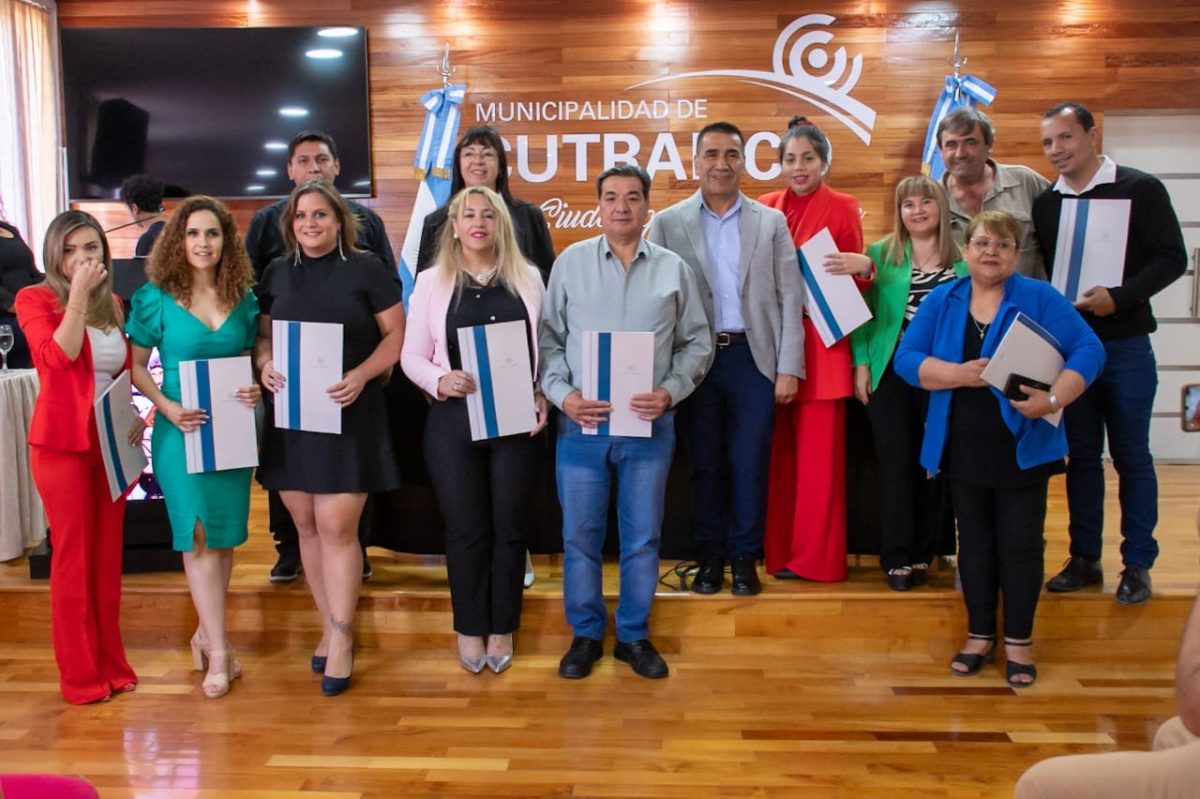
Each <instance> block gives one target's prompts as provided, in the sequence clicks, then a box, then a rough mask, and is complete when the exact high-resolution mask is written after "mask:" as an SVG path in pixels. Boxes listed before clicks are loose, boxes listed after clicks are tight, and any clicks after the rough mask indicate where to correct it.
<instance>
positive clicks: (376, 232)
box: [246, 200, 396, 280]
mask: <svg viewBox="0 0 1200 799" xmlns="http://www.w3.org/2000/svg"><path fill="white" fill-rule="evenodd" d="M346 205H348V206H350V210H351V211H353V212H354V214H355V215H356V216H357V217H358V243H357V246H358V249H360V250H365V251H366V252H371V253H375V256H376V257H377V258H378V259H379V260H380V261H381V262H383V265H384V266H386V267H387V268H388V269H391V270H392V271H395V270H396V257H395V256H394V255H392V245H391V244H390V243H389V242H388V237H387V231H386V230H385V229H384V227H383V220H382V219H380V218H379V214H377V213H375V212H374V211H372V210H371V209H370V208H367V207H366V206H363V205H359V204H358V203H356V202H353V201H351V200H346ZM286 206H287V200H280V201H279V202H277V203H274V204H273V205H268V206H267V207H266V208H260V209H259V210H258V212H257V213H256V214H254V218H253V219H251V220H250V227H249V228H248V229H247V230H246V253H247V254H248V255H249V256H250V265H251V266H252V267H253V268H254V277H255V279H256V280H261V279H262V277H263V272H264V271H265V270H266V268H267V265H268V264H270V263H271V261H273V260H275V259H276V258H278V257H280V256H282V255H285V254H286V249H285V248H284V245H283V234H282V233H280V230H279V219H280V217H282V216H283V209H284V208H285V207H286Z"/></svg>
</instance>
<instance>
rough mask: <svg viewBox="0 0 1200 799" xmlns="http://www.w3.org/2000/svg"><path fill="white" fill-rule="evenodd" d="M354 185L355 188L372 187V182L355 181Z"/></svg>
mask: <svg viewBox="0 0 1200 799" xmlns="http://www.w3.org/2000/svg"><path fill="white" fill-rule="evenodd" d="M354 185H355V186H370V185H371V181H370V180H356V181H354Z"/></svg>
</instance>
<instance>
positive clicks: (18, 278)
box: [0, 222, 45, 313]
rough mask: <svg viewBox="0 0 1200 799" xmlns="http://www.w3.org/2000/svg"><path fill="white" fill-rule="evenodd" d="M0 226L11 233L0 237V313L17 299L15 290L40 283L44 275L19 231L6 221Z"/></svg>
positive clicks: (6, 310) (0, 223)
mask: <svg viewBox="0 0 1200 799" xmlns="http://www.w3.org/2000/svg"><path fill="white" fill-rule="evenodd" d="M0 228H4V229H5V230H7V231H8V232H9V233H11V234H12V238H0V313H8V312H9V311H8V309H9V308H11V307H12V304H13V303H14V302H16V301H17V292H18V291H20V290H21V289H23V288H25V287H26V286H32V285H34V284H35V283H41V282H42V281H43V280H44V279H45V275H43V274H42V273H41V272H39V271H38V268H37V265H36V264H35V263H34V261H33V251H32V250H30V249H29V245H28V244H26V243H25V240H24V239H22V238H21V231H19V230H17V229H16V228H15V227H13V226H12V225H10V224H8V223H7V222H0Z"/></svg>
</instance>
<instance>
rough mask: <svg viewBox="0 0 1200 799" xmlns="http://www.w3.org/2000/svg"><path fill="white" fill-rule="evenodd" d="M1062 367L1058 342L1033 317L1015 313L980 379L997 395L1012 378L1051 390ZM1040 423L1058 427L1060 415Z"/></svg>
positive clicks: (1051, 416) (1044, 417)
mask: <svg viewBox="0 0 1200 799" xmlns="http://www.w3.org/2000/svg"><path fill="white" fill-rule="evenodd" d="M1064 365H1065V362H1064V361H1063V356H1062V345H1061V344H1059V343H1058V339H1056V338H1055V337H1054V335H1053V334H1052V333H1051V332H1050V331H1049V330H1047V329H1046V328H1044V327H1042V326H1041V325H1039V324H1038V323H1037V322H1035V321H1034V320H1033V317H1031V316H1029V315H1028V314H1025V313H1018V314H1017V316H1016V318H1014V319H1013V321H1012V324H1010V325H1009V326H1008V330H1005V331H1004V337H1003V338H1001V339H1000V343H999V344H997V345H996V351H995V352H993V353H992V357H991V358H989V359H988V363H987V366H985V367H984V368H983V371H982V372H981V373H980V374H979V376H980V377H981V378H983V380H984V382H986V383H987V384H988V385H990V386H993V387H994V388H996V389H999V390H1000V391H1004V389H1005V387H1006V386H1007V385H1008V381H1009V378H1011V377H1012V376H1013V375H1017V376H1019V377H1026V378H1029V379H1031V380H1036V381H1038V382H1039V383H1045V384H1046V385H1048V386H1052V385H1054V381H1055V380H1057V379H1058V376H1059V375H1060V374H1062V371H1063V367H1064ZM1042 419H1044V420H1045V421H1047V422H1049V423H1050V424H1052V425H1054V426H1055V427H1058V423H1059V421H1060V420H1061V419H1062V411H1055V412H1053V413H1049V414H1047V415H1045V416H1043V417H1042Z"/></svg>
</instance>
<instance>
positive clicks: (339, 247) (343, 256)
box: [338, 233, 346, 261]
mask: <svg viewBox="0 0 1200 799" xmlns="http://www.w3.org/2000/svg"><path fill="white" fill-rule="evenodd" d="M338 255H340V256H342V260H343V261H344V260H346V253H345V252H344V251H343V250H342V234H341V233H339V234H338Z"/></svg>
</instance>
